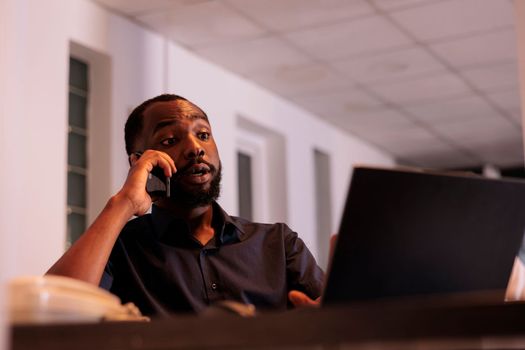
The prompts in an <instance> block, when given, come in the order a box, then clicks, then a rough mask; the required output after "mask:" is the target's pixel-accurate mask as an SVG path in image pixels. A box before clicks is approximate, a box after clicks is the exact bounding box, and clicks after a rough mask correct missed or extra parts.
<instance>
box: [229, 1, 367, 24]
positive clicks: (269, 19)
mask: <svg viewBox="0 0 525 350" xmlns="http://www.w3.org/2000/svg"><path fill="white" fill-rule="evenodd" d="M227 2H228V3H229V4H230V5H232V6H234V7H235V8H237V9H238V10H239V11H241V12H242V13H244V14H246V15H247V16H249V17H251V18H253V19H254V20H255V21H257V22H258V23H261V24H263V25H264V26H266V27H267V28H269V29H271V30H273V31H278V32H281V31H289V30H297V29H302V28H306V27H311V26H316V25H320V24H326V23H333V22H337V21H341V20H344V19H349V18H353V17H357V16H363V15H368V14H372V13H373V12H374V9H373V8H372V7H371V6H370V5H369V4H368V3H367V2H366V1H364V0H352V1H348V0H323V1H319V0H279V1H260V0H227Z"/></svg>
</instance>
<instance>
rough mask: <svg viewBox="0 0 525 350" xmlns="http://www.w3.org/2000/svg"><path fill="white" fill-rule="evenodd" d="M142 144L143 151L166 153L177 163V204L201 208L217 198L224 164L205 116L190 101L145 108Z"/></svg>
mask: <svg viewBox="0 0 525 350" xmlns="http://www.w3.org/2000/svg"><path fill="white" fill-rule="evenodd" d="M141 143H142V145H141V146H143V147H141V148H142V149H143V150H146V149H153V150H158V151H162V152H165V153H167V154H168V155H169V156H170V157H171V158H172V159H173V161H174V162H175V166H176V167H177V173H176V174H175V175H174V176H173V178H172V181H171V184H172V185H171V193H172V195H171V198H172V200H173V201H174V202H176V203H180V204H184V205H187V206H191V207H198V206H201V205H206V204H209V203H211V201H213V200H215V199H217V198H218V196H219V192H220V178H221V164H220V159H219V153H218V151H217V145H216V144H215V140H214V139H213V135H212V132H211V127H210V124H209V123H208V121H207V118H206V116H205V115H204V114H203V113H202V111H201V110H200V109H199V108H198V107H196V106H195V105H193V104H192V103H191V102H188V101H183V100H178V101H167V102H155V103H153V104H152V105H150V106H149V107H148V108H146V110H145V111H144V114H143V129H142V138H141V140H138V144H139V145H140V144H141Z"/></svg>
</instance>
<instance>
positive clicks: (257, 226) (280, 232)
mask: <svg viewBox="0 0 525 350" xmlns="http://www.w3.org/2000/svg"><path fill="white" fill-rule="evenodd" d="M230 220H231V221H230V222H231V223H232V224H233V225H234V226H235V227H237V229H239V231H241V232H242V233H243V234H244V235H246V237H249V236H253V235H261V234H264V235H268V234H271V235H272V236H281V237H283V238H284V237H286V236H288V235H290V234H294V232H293V231H292V229H290V227H288V225H287V224H285V223H283V222H275V223H263V222H256V221H252V220H248V219H245V218H242V217H238V216H230Z"/></svg>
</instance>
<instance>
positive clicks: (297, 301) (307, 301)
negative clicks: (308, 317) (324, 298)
mask: <svg viewBox="0 0 525 350" xmlns="http://www.w3.org/2000/svg"><path fill="white" fill-rule="evenodd" d="M288 299H289V300H290V302H291V303H292V304H293V306H295V307H319V306H320V305H321V297H319V298H317V299H315V300H313V299H311V298H310V297H309V296H308V295H306V294H304V293H303V292H299V291H298V290H291V291H290V292H289V293H288Z"/></svg>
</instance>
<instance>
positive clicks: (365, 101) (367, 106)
mask: <svg viewBox="0 0 525 350" xmlns="http://www.w3.org/2000/svg"><path fill="white" fill-rule="evenodd" d="M292 100H293V101H294V102H295V103H297V104H298V105H300V106H303V107H304V108H306V109H307V110H309V111H312V112H313V113H315V114H317V115H318V116H320V117H322V118H324V119H328V120H331V119H335V118H337V119H338V118H344V117H346V116H349V115H356V114H361V113H366V112H368V111H372V112H373V111H376V110H378V107H379V106H381V102H380V101H378V100H377V99H375V98H374V97H372V96H370V95H368V94H367V93H366V92H363V91H360V90H357V89H354V88H347V89H344V90H340V91H337V92H332V93H328V94H315V95H309V96H301V97H294V98H292ZM349 129H350V128H348V130H349Z"/></svg>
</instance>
